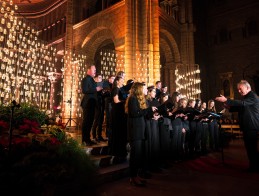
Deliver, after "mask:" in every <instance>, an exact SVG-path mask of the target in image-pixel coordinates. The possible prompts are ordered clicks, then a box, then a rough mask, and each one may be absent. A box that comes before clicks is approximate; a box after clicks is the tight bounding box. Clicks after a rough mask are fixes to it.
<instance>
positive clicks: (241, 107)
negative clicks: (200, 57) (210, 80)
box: [215, 80, 259, 172]
mask: <svg viewBox="0 0 259 196" xmlns="http://www.w3.org/2000/svg"><path fill="white" fill-rule="evenodd" d="M237 89H238V92H239V93H240V95H241V96H242V97H243V99H242V100H231V99H229V98H226V97H224V96H223V95H221V96H220V97H216V98H215V100H216V101H219V102H223V103H225V104H226V106H227V107H229V111H230V112H231V111H232V112H233V111H235V112H236V111H237V112H238V117H239V125H240V129H241V131H242V132H243V139H244V143H245V148H246V152H247V156H248V159H249V168H248V171H250V172H259V152H258V139H257V133H258V132H259V98H258V95H256V93H255V92H253V91H252V90H251V86H250V84H249V83H248V82H247V81H246V80H241V81H240V82H239V83H238V84H237Z"/></svg>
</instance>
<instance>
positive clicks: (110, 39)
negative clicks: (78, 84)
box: [81, 27, 116, 63]
mask: <svg viewBox="0 0 259 196" xmlns="http://www.w3.org/2000/svg"><path fill="white" fill-rule="evenodd" d="M111 43H113V44H114V45H115V48H116V41H115V36H114V34H113V32H112V31H111V30H110V29H107V28H104V27H101V28H98V29H94V30H93V31H92V32H90V33H89V34H88V36H87V37H86V38H85V39H84V41H83V43H82V45H81V48H82V50H83V51H84V52H85V54H86V56H87V60H88V62H89V63H94V57H95V54H96V52H97V50H98V49H99V48H100V46H104V45H109V44H111Z"/></svg>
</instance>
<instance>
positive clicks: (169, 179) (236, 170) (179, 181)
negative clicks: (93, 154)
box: [83, 139, 259, 196]
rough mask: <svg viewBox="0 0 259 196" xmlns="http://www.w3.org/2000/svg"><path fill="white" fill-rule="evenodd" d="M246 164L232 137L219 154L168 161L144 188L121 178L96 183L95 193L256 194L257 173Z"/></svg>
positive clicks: (104, 195) (126, 195)
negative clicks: (247, 169) (187, 159)
mask: <svg viewBox="0 0 259 196" xmlns="http://www.w3.org/2000/svg"><path fill="white" fill-rule="evenodd" d="M223 155H224V156H223ZM247 166H248V162H247V157H246V153H245V149H244V145H243V140H242V139H233V140H231V141H230V142H229V146H228V147H225V148H224V150H223V153H222V152H215V153H210V154H208V155H207V156H201V157H199V158H196V159H194V160H189V161H183V162H179V163H171V164H170V166H169V167H168V168H167V169H164V170H163V171H162V172H160V173H153V176H152V178H151V179H149V180H148V183H147V186H146V187H135V186H132V185H130V183H129V178H128V177H123V178H121V179H119V180H115V181H111V182H107V183H104V184H102V185H99V186H98V187H97V188H96V191H95V192H96V195H98V196H99V195H100V196H132V195H133V196H138V195H141V196H145V195H148V196H152V195H162V196H166V195H177V196H196V195H197V196H201V195H202V196H203V195H210V196H217V195H219V196H222V195H223V196H224V195H235V196H239V195H240V196H241V195H242V196H243V195H247V196H257V195H259V173H248V172H247V171H246V168H247ZM83 195H89V194H83Z"/></svg>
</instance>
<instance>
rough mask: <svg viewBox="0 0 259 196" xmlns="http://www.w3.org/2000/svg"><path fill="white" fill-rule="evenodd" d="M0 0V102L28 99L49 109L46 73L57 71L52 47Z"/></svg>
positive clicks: (14, 7)
mask: <svg viewBox="0 0 259 196" xmlns="http://www.w3.org/2000/svg"><path fill="white" fill-rule="evenodd" d="M17 10H18V7H17V5H14V4H13V1H12V0H10V1H3V0H0V16H1V20H0V64H1V65H0V66H1V68H0V92H1V93H0V102H1V103H8V102H10V101H11V100H16V101H17V102H20V103H23V102H29V103H33V104H35V105H37V106H38V107H40V108H41V109H45V110H47V109H49V108H50V103H49V99H50V92H51V81H50V79H49V75H48V74H49V73H50V72H57V71H56V69H55V62H56V61H57V58H56V57H55V55H56V48H54V47H52V46H51V45H46V43H44V42H43V41H41V40H39V39H38V32H37V28H36V27H35V26H34V25H33V24H30V23H28V21H26V19H25V18H23V17H22V16H20V15H18V14H17Z"/></svg>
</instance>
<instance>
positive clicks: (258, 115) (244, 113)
mask: <svg viewBox="0 0 259 196" xmlns="http://www.w3.org/2000/svg"><path fill="white" fill-rule="evenodd" d="M227 105H228V106H230V110H229V111H230V112H238V116H239V125H240V129H241V131H249V130H258V131H259V97H258V96H257V95H256V93H254V92H253V91H250V92H249V93H248V94H246V95H245V96H244V99H243V100H231V99H228V100H227Z"/></svg>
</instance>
